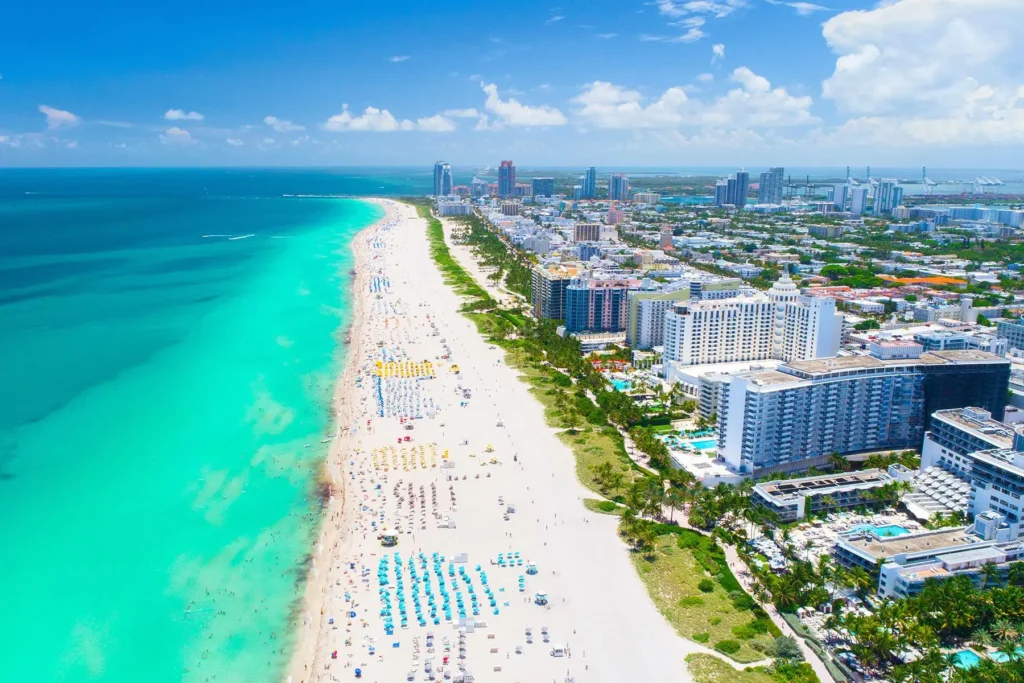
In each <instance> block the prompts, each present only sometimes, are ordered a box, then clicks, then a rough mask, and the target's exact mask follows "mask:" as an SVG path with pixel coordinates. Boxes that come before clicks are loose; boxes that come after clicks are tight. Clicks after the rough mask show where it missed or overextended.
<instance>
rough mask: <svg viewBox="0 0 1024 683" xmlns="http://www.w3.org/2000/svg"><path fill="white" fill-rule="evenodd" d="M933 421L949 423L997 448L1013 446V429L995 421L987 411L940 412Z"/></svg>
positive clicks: (973, 409) (970, 409)
mask: <svg viewBox="0 0 1024 683" xmlns="http://www.w3.org/2000/svg"><path fill="white" fill-rule="evenodd" d="M932 419H933V420H934V419H939V420H942V421H944V422H949V423H950V424H952V425H954V426H955V427H958V428H959V429H962V430H963V431H965V432H967V433H968V434H973V435H974V436H976V437H977V438H979V439H984V440H985V441H988V442H989V443H992V444H994V445H996V446H997V447H1000V448H1010V447H1012V446H1013V429H1011V428H1010V427H1009V426H1007V425H1005V424H1003V423H1002V422H999V421H998V420H993V419H992V415H991V413H989V412H988V411H987V410H982V409H981V408H953V409H951V410H939V411H936V412H935V413H934V414H933V416H932Z"/></svg>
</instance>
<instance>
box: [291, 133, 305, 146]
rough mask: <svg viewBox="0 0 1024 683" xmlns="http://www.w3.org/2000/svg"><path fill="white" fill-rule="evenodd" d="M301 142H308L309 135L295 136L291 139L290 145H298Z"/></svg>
mask: <svg viewBox="0 0 1024 683" xmlns="http://www.w3.org/2000/svg"><path fill="white" fill-rule="evenodd" d="M303 142H309V136H308V135H300V136H299V137H297V138H295V139H294V140H292V147H298V146H299V145H301V144H302V143H303Z"/></svg>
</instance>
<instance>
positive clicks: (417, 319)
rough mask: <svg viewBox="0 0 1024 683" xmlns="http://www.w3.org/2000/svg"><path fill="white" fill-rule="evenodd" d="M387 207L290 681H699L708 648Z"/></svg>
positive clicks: (424, 249)
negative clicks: (680, 627) (391, 539)
mask: <svg viewBox="0 0 1024 683" xmlns="http://www.w3.org/2000/svg"><path fill="white" fill-rule="evenodd" d="M380 204H381V205H382V206H383V207H384V208H385V210H386V211H387V216H386V218H385V219H384V220H382V221H381V222H379V223H377V224H376V225H374V226H372V227H371V228H368V229H367V230H365V231H363V232H362V233H360V235H359V236H358V237H357V238H356V244H355V249H356V258H357V266H356V268H357V277H356V282H355V294H356V297H355V298H356V303H355V314H354V315H355V317H354V323H353V327H352V332H351V346H350V348H349V359H348V363H347V368H346V370H345V374H344V375H343V377H342V379H341V380H340V382H339V386H338V391H337V395H336V408H337V412H338V420H339V422H338V424H339V425H340V426H341V428H342V429H341V435H340V437H339V438H338V439H336V440H335V442H334V443H333V444H332V449H331V454H330V458H329V462H328V471H329V473H330V476H331V478H332V479H333V485H334V490H335V492H336V495H335V497H334V499H333V500H332V502H331V504H330V506H329V509H328V512H327V519H326V520H325V522H324V527H323V533H322V536H321V538H320V542H319V544H318V547H317V548H316V549H315V550H314V557H315V564H314V566H313V567H312V568H311V573H310V580H309V583H308V589H307V599H306V605H307V608H306V610H305V611H304V613H303V614H302V615H301V618H300V621H301V625H300V626H299V634H298V642H297V644H296V652H295V656H294V659H293V662H292V665H291V667H290V670H289V671H288V674H287V675H288V680H290V681H291V682H292V683H300V682H301V683H309V682H319V681H347V680H357V676H356V669H359V671H360V675H361V676H360V678H358V680H366V681H373V682H376V683H393V682H396V681H405V680H417V681H420V680H439V681H440V680H462V679H461V678H460V676H461V675H463V674H464V673H465V672H468V673H470V674H472V676H473V679H472V680H476V681H487V682H490V681H497V682H502V681H509V682H513V681H519V682H523V683H535V682H546V681H557V682H559V683H561V682H562V681H565V680H566V679H567V677H572V678H573V679H574V680H575V681H577V682H578V683H591V682H603V681H609V682H611V681H617V682H619V681H666V682H668V681H672V682H673V683H678V682H680V681H688V680H690V676H689V674H688V673H687V671H686V666H685V663H684V658H685V657H686V655H687V654H689V653H690V652H697V651H704V650H703V649H702V648H700V646H698V645H696V644H695V643H690V642H688V641H686V640H683V639H682V638H680V637H679V636H678V635H677V634H676V633H675V632H674V631H673V629H672V627H671V626H670V625H669V624H668V623H667V622H666V620H665V619H664V618H663V617H662V616H661V614H659V613H658V611H657V609H656V608H655V606H654V604H653V603H652V602H651V600H650V598H649V597H648V595H647V593H646V590H645V588H644V586H643V584H642V583H641V581H640V579H639V577H638V576H637V575H636V573H635V570H634V569H633V566H632V564H631V563H630V559H629V557H628V555H627V553H626V551H625V549H624V547H623V544H622V542H621V541H620V540H619V538H618V536H617V534H616V531H615V528H616V523H617V518H615V517H610V516H605V515H599V514H594V513H591V512H589V511H587V510H586V509H585V508H584V507H583V503H582V498H583V497H585V496H587V495H588V491H587V490H586V489H584V488H583V486H582V485H581V484H580V483H579V482H578V481H577V480H576V476H575V470H574V467H575V466H574V461H573V455H572V453H571V452H570V451H569V450H568V449H567V448H566V447H565V446H564V445H563V444H562V443H561V442H560V441H559V440H558V439H557V437H556V436H555V432H554V430H552V429H551V428H549V427H548V426H547V425H546V424H545V422H544V416H543V411H542V408H541V406H540V404H539V403H538V402H537V401H535V400H534V399H533V398H532V396H531V395H530V394H529V393H528V391H527V386H526V385H525V384H523V383H521V382H519V381H518V380H517V378H516V373H515V371H514V370H511V369H509V368H508V367H506V366H505V365H504V363H503V362H502V356H503V352H502V350H501V349H500V348H494V347H488V345H487V343H486V341H484V340H483V339H482V338H481V337H480V336H479V334H478V333H477V331H476V329H475V327H474V326H473V325H472V324H471V323H470V322H469V321H468V320H467V319H466V318H464V317H463V316H462V315H460V314H459V313H458V307H459V305H460V301H459V297H458V296H457V295H456V294H455V293H454V292H452V291H451V289H450V288H449V287H448V286H447V285H446V284H445V283H444V282H443V280H442V277H441V275H440V273H439V272H438V270H437V269H436V267H435V266H434V263H433V261H432V259H431V257H430V254H429V249H428V240H427V235H426V226H425V221H424V220H422V219H419V218H417V217H416V213H415V210H414V209H413V208H412V207H410V206H406V205H403V204H399V203H397V202H393V201H388V200H380ZM378 362H380V363H382V365H377V363H378ZM455 366H458V372H455V370H456V368H455ZM382 413H383V415H382ZM385 533H386V534H389V535H394V536H395V537H396V538H397V545H396V546H394V547H387V548H386V547H382V542H381V539H380V538H379V536H381V535H383V534H385ZM503 565H504V566H503ZM534 568H535V570H536V573H535V574H534V573H532V571H533V570H534ZM538 594H543V596H544V597H545V598H546V601H547V604H546V605H539V604H537V602H538V600H537V598H538ZM460 626H461V628H460ZM431 635H432V637H431ZM556 646H560V647H562V648H564V650H558V649H557V648H556ZM553 652H555V654H557V655H559V656H555V655H554V654H553Z"/></svg>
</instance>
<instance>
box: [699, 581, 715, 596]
mask: <svg viewBox="0 0 1024 683" xmlns="http://www.w3.org/2000/svg"><path fill="white" fill-rule="evenodd" d="M697 588H699V589H700V592H701V593H710V592H711V591H713V590H715V582H714V581H712V580H711V579H701V580H700V583H698V584H697Z"/></svg>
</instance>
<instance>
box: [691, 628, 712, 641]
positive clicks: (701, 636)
mask: <svg viewBox="0 0 1024 683" xmlns="http://www.w3.org/2000/svg"><path fill="white" fill-rule="evenodd" d="M693 639H694V640H696V641H697V642H698V643H706V642H708V641H709V640H711V636H710V635H708V632H707V631H704V632H703V633H694V634H693Z"/></svg>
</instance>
